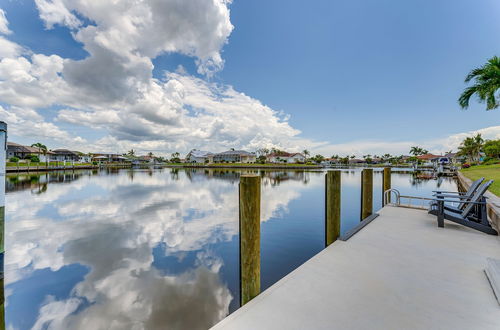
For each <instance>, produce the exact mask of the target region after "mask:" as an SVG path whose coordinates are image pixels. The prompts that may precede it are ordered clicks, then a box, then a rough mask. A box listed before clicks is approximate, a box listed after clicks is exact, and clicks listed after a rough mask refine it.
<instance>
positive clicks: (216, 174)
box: [172, 168, 320, 186]
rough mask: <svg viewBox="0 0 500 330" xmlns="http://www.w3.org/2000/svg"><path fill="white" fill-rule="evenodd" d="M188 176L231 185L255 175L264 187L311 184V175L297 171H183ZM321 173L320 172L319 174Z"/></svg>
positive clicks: (194, 179)
mask: <svg viewBox="0 0 500 330" xmlns="http://www.w3.org/2000/svg"><path fill="white" fill-rule="evenodd" d="M174 170H175V171H176V175H178V171H179V170H178V169H172V171H174ZM183 171H184V172H185V173H186V176H187V177H188V178H189V180H191V181H198V180H206V179H207V178H208V179H219V180H226V181H230V182H231V183H238V182H239V179H240V176H241V175H247V174H253V175H259V176H260V177H261V178H262V184H263V185H271V186H277V185H279V184H280V183H281V182H285V181H301V182H303V183H304V184H307V183H308V182H309V180H310V179H309V177H310V175H311V173H315V172H308V171H302V170H295V171H290V170H287V171H275V170H257V169H255V170H252V169H248V170H242V169H237V170H236V169H234V170H231V169H197V168H186V169H183ZM318 173H320V172H318Z"/></svg>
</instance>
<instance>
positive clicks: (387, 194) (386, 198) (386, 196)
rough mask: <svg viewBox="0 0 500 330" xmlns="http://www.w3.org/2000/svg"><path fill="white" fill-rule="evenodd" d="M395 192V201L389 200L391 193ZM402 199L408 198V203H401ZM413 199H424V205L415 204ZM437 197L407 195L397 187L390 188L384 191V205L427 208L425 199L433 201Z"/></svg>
mask: <svg viewBox="0 0 500 330" xmlns="http://www.w3.org/2000/svg"><path fill="white" fill-rule="evenodd" d="M392 193H394V196H395V197H396V200H395V202H389V200H390V197H391V194H392ZM401 199H407V200H408V204H401ZM413 200H420V201H422V203H421V204H422V205H420V206H419V205H416V204H415V205H414V204H413V203H412V201H413ZM433 200H435V198H428V197H419V196H406V195H401V193H400V192H399V190H397V189H394V188H392V189H388V190H386V191H384V205H393V206H399V207H409V208H419V209H420V208H422V209H426V208H427V206H425V205H424V203H425V201H433Z"/></svg>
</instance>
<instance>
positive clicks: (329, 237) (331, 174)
mask: <svg viewBox="0 0 500 330" xmlns="http://www.w3.org/2000/svg"><path fill="white" fill-rule="evenodd" d="M340 174H341V172H340V171H328V172H326V174H325V244H326V246H328V245H330V244H332V243H333V242H335V241H336V240H337V238H338V237H339V235H340V187H341V185H340V182H341V181H340Z"/></svg>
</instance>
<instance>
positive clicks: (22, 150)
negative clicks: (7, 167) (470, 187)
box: [7, 142, 53, 162]
mask: <svg viewBox="0 0 500 330" xmlns="http://www.w3.org/2000/svg"><path fill="white" fill-rule="evenodd" d="M31 155H35V156H38V159H39V160H40V161H41V162H48V161H50V160H51V156H52V155H53V153H52V152H51V151H48V150H47V151H45V150H43V149H41V148H37V147H30V146H24V145H22V144H17V143H14V142H7V159H10V158H12V157H17V158H19V159H25V158H29V157H30V156H31Z"/></svg>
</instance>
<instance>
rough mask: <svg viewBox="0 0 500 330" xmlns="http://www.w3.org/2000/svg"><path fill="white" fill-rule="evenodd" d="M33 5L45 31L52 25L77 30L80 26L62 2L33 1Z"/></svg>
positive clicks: (53, 0)
mask: <svg viewBox="0 0 500 330" xmlns="http://www.w3.org/2000/svg"><path fill="white" fill-rule="evenodd" d="M35 3H36V6H37V8H38V11H39V12H40V18H41V19H42V20H43V21H44V22H45V27H46V28H47V29H51V28H52V27H53V26H54V24H60V25H66V26H68V27H70V28H77V27H78V26H80V24H81V22H80V20H79V19H78V18H76V16H75V15H73V14H72V13H71V11H70V10H69V9H68V8H67V7H66V5H65V4H64V1H63V0H35Z"/></svg>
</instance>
